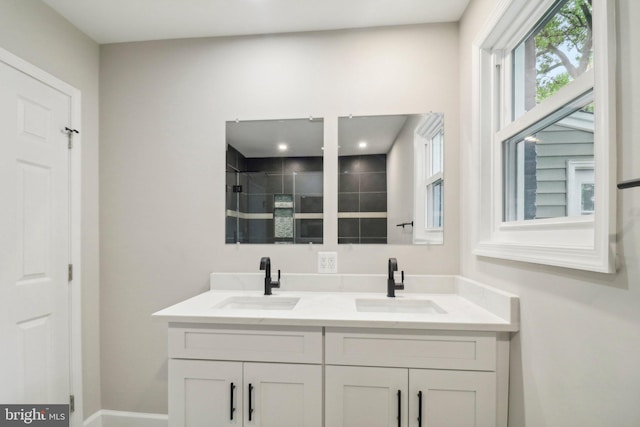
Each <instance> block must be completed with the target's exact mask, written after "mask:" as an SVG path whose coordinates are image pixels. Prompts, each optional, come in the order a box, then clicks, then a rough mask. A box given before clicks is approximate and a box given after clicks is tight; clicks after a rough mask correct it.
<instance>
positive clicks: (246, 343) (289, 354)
mask: <svg viewBox="0 0 640 427" xmlns="http://www.w3.org/2000/svg"><path fill="white" fill-rule="evenodd" d="M169 357H170V358H173V359H209V360H243V361H261V362H292V363H318V364H320V363H322V328H294V327H260V326H254V327H251V326H242V327H233V326H226V325H197V324H193V325H192V324H180V325H175V326H174V325H170V327H169Z"/></svg>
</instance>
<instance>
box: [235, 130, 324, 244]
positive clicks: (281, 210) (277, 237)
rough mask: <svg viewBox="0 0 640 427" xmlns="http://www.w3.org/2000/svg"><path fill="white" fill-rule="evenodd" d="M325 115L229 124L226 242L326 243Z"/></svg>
mask: <svg viewBox="0 0 640 427" xmlns="http://www.w3.org/2000/svg"><path fill="white" fill-rule="evenodd" d="M323 137H324V123H323V119H317V118H313V119H311V118H309V119H287V120H256V121H232V122H227V123H226V144H227V153H226V155H227V168H226V172H227V173H226V243H267V244H268V243H279V244H294V243H307V244H308V243H322V229H323V215H322V214H323V191H322V190H323V174H322V167H323V151H322V146H323Z"/></svg>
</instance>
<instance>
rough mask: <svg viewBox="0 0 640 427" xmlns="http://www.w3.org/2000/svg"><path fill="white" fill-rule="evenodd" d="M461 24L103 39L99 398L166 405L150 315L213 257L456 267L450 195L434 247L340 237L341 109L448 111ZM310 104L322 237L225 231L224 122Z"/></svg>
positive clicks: (452, 107)
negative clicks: (239, 240) (287, 238)
mask: <svg viewBox="0 0 640 427" xmlns="http://www.w3.org/2000/svg"><path fill="white" fill-rule="evenodd" d="M457 37H458V26H457V24H441V25H424V26H408V27H391V28H382V29H370V30H357V31H338V32H321V33H303V34H287V35H279V36H262V37H238V38H219V39H193V40H177V41H162V42H145V43H129V44H115V45H106V46H102V47H101V64H100V89H101V98H100V108H101V117H102V120H101V127H100V136H101V156H100V202H101V206H102V208H101V223H100V235H101V295H100V296H101V301H100V302H101V344H102V384H103V388H102V392H103V396H102V397H103V408H105V409H117V410H130V411H143V412H159V413H166V411H167V380H166V375H167V365H166V357H167V343H166V325H164V324H162V323H160V322H155V321H153V320H152V319H151V317H150V314H151V313H152V312H154V311H156V310H158V309H160V308H162V307H165V306H167V305H170V304H173V303H176V302H178V301H180V300H182V299H185V298H187V297H191V296H194V295H196V294H198V293H200V292H203V291H205V290H206V289H207V286H208V276H209V273H211V272H212V271H220V272H224V271H228V272H233V271H251V272H255V271H257V267H258V260H259V258H260V257H261V256H265V255H270V256H271V259H272V264H273V266H274V268H279V269H281V270H282V272H283V274H284V275H286V274H287V273H289V272H310V271H315V270H316V266H317V259H316V254H317V251H318V250H334V251H337V252H338V254H339V261H338V265H339V270H340V272H341V273H353V272H370V273H381V274H383V273H384V272H385V271H386V260H387V258H389V257H390V256H394V257H397V258H398V261H399V263H400V268H402V269H404V270H405V271H406V272H407V273H409V274H414V273H456V272H458V267H459V266H458V255H457V254H458V243H459V240H458V233H457V228H458V216H457V209H455V207H453V206H452V207H451V208H449V209H447V210H446V211H447V218H446V223H447V226H448V227H449V228H448V229H447V233H448V234H447V237H448V239H447V240H446V241H445V245H444V246H437V247H433V246H431V247H427V246H419V247H412V246H380V245H354V246H353V247H351V246H350V245H340V246H339V245H338V244H337V218H336V216H335V212H337V195H336V194H335V189H336V188H337V164H338V161H337V153H338V150H337V137H338V132H337V131H338V129H337V126H338V119H337V118H338V117H339V116H347V115H349V114H353V115H354V116H356V115H357V116H359V115H381V114H397V113H402V114H406V113H412V112H413V113H420V112H424V111H429V110H432V111H441V112H444V113H445V117H447V123H457V122H458V120H457V116H458V96H457V94H458V39H457ZM435 63H437V64H438V66H437V67H434V66H433V64H435ZM309 115H312V116H315V117H324V119H325V135H326V141H325V142H326V145H325V151H324V153H325V174H324V188H325V189H327V193H326V194H327V195H330V197H327V198H326V199H325V220H324V227H325V240H324V244H323V245H313V246H310V245H305V246H304V247H291V246H288V245H273V246H266V247H265V246H261V245H225V244H224V240H225V234H224V233H225V227H224V223H225V206H224V202H225V197H224V182H225V154H224V150H225V135H224V130H225V121H226V120H234V119H235V118H236V117H237V118H240V119H247V120H248V119H268V118H304V117H308V116H309ZM448 132H449V133H448V134H449V135H455V136H457V128H455V127H454V128H451V129H448ZM456 140H457V137H452V138H450V140H449V141H448V143H449V142H450V141H456ZM447 148H448V150H449V151H448V156H449V157H447V170H448V171H449V172H450V173H451V176H452V179H451V180H450V182H449V184H448V187H447V188H448V191H452V193H451V194H452V195H453V194H455V193H456V189H457V179H455V177H456V176H457V175H458V167H457V163H458V157H457V156H458V154H457V147H456V146H455V145H448V146H447ZM331 189H332V190H331ZM331 191H333V192H334V193H330V192H331ZM446 200H454V198H453V197H451V198H446ZM329 212H333V214H329ZM449 230H450V231H449ZM381 292H383V289H381Z"/></svg>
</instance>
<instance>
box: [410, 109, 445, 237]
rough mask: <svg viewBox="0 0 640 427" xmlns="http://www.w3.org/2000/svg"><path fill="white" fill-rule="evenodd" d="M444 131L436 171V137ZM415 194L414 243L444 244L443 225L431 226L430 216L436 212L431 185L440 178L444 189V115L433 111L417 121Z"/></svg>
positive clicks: (415, 137)
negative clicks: (434, 142) (434, 162)
mask: <svg viewBox="0 0 640 427" xmlns="http://www.w3.org/2000/svg"><path fill="white" fill-rule="evenodd" d="M438 134H442V147H441V149H440V162H441V163H440V171H438V172H436V173H433V171H432V164H433V162H432V161H433V157H432V156H433V143H432V142H433V138H434V137H435V136H436V135H438ZM413 144H414V171H415V173H414V180H415V182H414V186H413V188H414V197H413V203H414V205H413V212H414V215H413V243H422V244H442V243H443V242H444V227H429V225H428V222H429V221H428V220H427V216H428V215H431V217H432V216H433V211H432V208H433V206H431V205H430V202H429V201H430V200H431V198H430V196H431V194H430V191H429V189H430V188H433V184H435V183H437V182H438V181H440V182H441V183H442V191H443V192H444V151H445V131H444V116H443V114H440V113H430V114H427V115H426V117H425V118H424V119H423V120H422V121H421V122H420V123H419V124H418V126H417V127H416V129H415V131H414V138H413ZM444 211H445V209H444V194H442V213H441V215H442V224H443V226H444Z"/></svg>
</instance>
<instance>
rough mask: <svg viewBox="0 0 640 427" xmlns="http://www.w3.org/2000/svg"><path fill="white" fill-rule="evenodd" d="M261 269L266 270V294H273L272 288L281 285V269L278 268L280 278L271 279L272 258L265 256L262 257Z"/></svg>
mask: <svg viewBox="0 0 640 427" xmlns="http://www.w3.org/2000/svg"><path fill="white" fill-rule="evenodd" d="M260 270H264V294H265V295H271V289H272V288H279V287H280V270H278V280H276V281H272V280H271V258H269V257H268V256H264V257H262V258H260Z"/></svg>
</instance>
